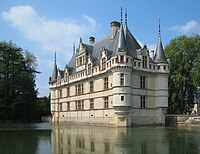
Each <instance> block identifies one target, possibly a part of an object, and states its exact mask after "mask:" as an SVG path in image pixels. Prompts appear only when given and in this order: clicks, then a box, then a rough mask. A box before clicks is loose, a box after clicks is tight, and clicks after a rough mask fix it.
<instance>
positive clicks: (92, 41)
mask: <svg viewBox="0 0 200 154" xmlns="http://www.w3.org/2000/svg"><path fill="white" fill-rule="evenodd" d="M94 43H95V38H94V37H93V36H90V44H94Z"/></svg>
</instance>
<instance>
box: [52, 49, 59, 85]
mask: <svg viewBox="0 0 200 154" xmlns="http://www.w3.org/2000/svg"><path fill="white" fill-rule="evenodd" d="M54 58H55V62H54V68H53V74H52V78H51V79H52V81H56V80H57V75H58V69H57V64H56V51H55V57H54Z"/></svg>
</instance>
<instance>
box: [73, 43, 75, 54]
mask: <svg viewBox="0 0 200 154" xmlns="http://www.w3.org/2000/svg"><path fill="white" fill-rule="evenodd" d="M74 54H75V42H73V55H74Z"/></svg>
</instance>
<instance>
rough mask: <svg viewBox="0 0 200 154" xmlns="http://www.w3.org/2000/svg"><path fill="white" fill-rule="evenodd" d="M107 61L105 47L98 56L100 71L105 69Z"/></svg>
mask: <svg viewBox="0 0 200 154" xmlns="http://www.w3.org/2000/svg"><path fill="white" fill-rule="evenodd" d="M107 60H108V51H107V49H106V48H105V47H103V48H102V50H101V54H100V65H101V70H105V69H106V62H107Z"/></svg>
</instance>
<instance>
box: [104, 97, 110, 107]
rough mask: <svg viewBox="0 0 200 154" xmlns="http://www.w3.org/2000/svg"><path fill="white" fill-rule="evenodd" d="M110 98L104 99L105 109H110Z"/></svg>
mask: <svg viewBox="0 0 200 154" xmlns="http://www.w3.org/2000/svg"><path fill="white" fill-rule="evenodd" d="M108 107H109V105H108V97H104V109H108Z"/></svg>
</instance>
